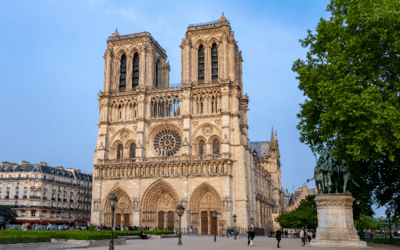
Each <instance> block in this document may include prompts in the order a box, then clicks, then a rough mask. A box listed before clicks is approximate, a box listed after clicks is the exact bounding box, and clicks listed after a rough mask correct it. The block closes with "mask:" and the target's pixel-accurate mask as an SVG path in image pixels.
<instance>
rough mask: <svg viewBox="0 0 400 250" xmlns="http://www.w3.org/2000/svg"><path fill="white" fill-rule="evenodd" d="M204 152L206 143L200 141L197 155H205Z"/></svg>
mask: <svg viewBox="0 0 400 250" xmlns="http://www.w3.org/2000/svg"><path fill="white" fill-rule="evenodd" d="M205 152H206V143H205V141H203V140H201V141H200V142H199V155H205Z"/></svg>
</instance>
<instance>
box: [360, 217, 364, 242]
mask: <svg viewBox="0 0 400 250" xmlns="http://www.w3.org/2000/svg"><path fill="white" fill-rule="evenodd" d="M362 219H363V217H362V215H360V221H361V229H360V233H361V240H364V233H363V223H362V222H363V221H362Z"/></svg>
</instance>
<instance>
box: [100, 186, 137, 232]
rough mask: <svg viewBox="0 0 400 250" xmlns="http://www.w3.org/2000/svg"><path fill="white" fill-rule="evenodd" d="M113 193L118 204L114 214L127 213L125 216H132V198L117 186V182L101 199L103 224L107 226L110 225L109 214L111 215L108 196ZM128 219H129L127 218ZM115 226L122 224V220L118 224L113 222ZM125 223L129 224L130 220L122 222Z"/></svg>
mask: <svg viewBox="0 0 400 250" xmlns="http://www.w3.org/2000/svg"><path fill="white" fill-rule="evenodd" d="M113 194H114V195H115V196H117V198H118V206H117V208H116V210H115V214H117V215H118V214H120V215H121V214H123V215H125V217H126V215H129V216H128V217H127V219H128V218H132V211H133V206H132V204H133V203H132V199H131V198H130V197H129V195H128V194H127V193H126V192H125V191H124V190H123V189H122V188H120V187H119V185H118V184H117V185H116V186H114V188H113V189H112V190H111V191H110V192H109V193H108V194H107V195H106V196H105V198H104V199H103V201H102V204H103V211H104V212H103V216H104V217H103V218H104V219H103V221H104V222H105V224H106V225H107V226H111V216H112V211H111V206H110V197H111V195H113ZM129 220H130V219H129ZM114 223H115V224H114V225H116V226H123V225H122V222H120V224H118V223H117V222H114ZM124 224H125V225H130V224H131V222H130V221H125V222H124Z"/></svg>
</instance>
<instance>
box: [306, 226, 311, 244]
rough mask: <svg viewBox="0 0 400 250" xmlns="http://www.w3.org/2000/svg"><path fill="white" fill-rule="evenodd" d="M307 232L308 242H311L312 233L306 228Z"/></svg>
mask: <svg viewBox="0 0 400 250" xmlns="http://www.w3.org/2000/svg"><path fill="white" fill-rule="evenodd" d="M306 232H307V239H308V242H311V232H310V229H308V230H307V227H306Z"/></svg>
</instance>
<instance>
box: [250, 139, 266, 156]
mask: <svg viewBox="0 0 400 250" xmlns="http://www.w3.org/2000/svg"><path fill="white" fill-rule="evenodd" d="M250 147H251V148H252V149H253V150H255V151H256V152H257V155H258V157H263V156H267V155H269V151H270V150H269V149H270V147H271V142H270V141H256V142H250Z"/></svg>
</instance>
